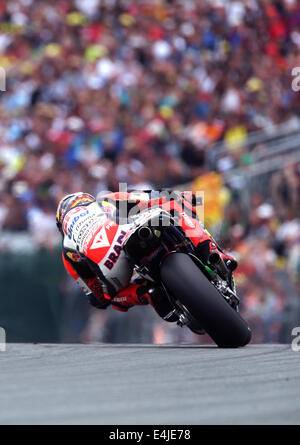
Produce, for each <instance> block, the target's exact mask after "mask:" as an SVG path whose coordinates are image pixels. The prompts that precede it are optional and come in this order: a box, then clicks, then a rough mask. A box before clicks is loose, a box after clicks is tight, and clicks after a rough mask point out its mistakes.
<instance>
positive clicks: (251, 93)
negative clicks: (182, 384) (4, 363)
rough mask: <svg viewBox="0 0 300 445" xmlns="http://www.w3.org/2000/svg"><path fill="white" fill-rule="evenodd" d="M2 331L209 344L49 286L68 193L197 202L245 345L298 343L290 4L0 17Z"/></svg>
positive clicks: (61, 4)
mask: <svg viewBox="0 0 300 445" xmlns="http://www.w3.org/2000/svg"><path fill="white" fill-rule="evenodd" d="M0 66H1V67H2V68H4V69H5V72H6V91H3V92H0V286H1V293H0V326H2V327H4V328H5V329H6V333H7V340H8V341H14V342H15V341H18V342H19V341H21V342H27V341H30V342H78V341H81V342H95V341H100V342H154V343H168V342H178V341H180V342H191V343H199V342H200V343H202V342H207V341H209V340H208V339H207V338H206V337H197V336H195V335H194V334H192V333H190V332H189V331H188V330H187V329H180V328H179V327H176V326H173V325H172V326H170V325H169V324H167V323H165V322H162V321H160V319H158V316H157V315H156V314H155V312H154V311H153V309H152V308H151V307H139V308H133V309H131V310H130V311H129V312H128V313H125V314H124V313H121V312H118V311H113V310H112V309H108V310H106V311H99V310H94V309H92V308H91V307H90V306H89V305H88V304H87V302H86V300H85V297H84V295H83V294H82V292H81V290H80V289H79V288H77V284H76V283H75V282H73V281H72V279H69V278H68V276H67V274H66V273H65V271H64V270H63V266H62V261H61V256H60V243H61V240H60V238H59V236H58V233H57V231H56V226H55V210H56V206H57V202H58V201H59V199H60V198H61V197H62V196H63V195H64V194H67V193H71V192H75V191H86V192H89V193H91V194H93V195H97V193H99V192H100V191H102V190H111V191H116V190H118V184H119V182H126V183H127V184H128V186H129V187H131V188H136V189H139V188H147V189H150V188H153V189H155V188H161V187H173V188H174V189H181V190H193V191H196V190H203V191H204V192H205V224H206V225H207V227H208V228H209V229H210V231H211V232H212V234H214V235H215V236H216V238H217V239H218V241H219V242H220V243H221V245H222V246H224V247H225V248H226V249H228V250H230V251H231V253H233V254H234V255H235V256H236V257H237V258H238V261H239V268H238V270H237V272H236V274H235V277H236V281H237V287H238V292H239V295H240V297H241V311H242V313H243V315H244V316H245V318H246V319H247V320H248V322H249V323H250V325H251V326H252V328H253V331H254V334H253V342H255V343H260V342H279V341H280V342H289V341H290V340H291V329H292V328H293V327H294V326H300V91H299V92H297V91H294V90H293V88H292V81H293V77H292V74H291V72H292V69H293V68H294V67H297V66H299V67H300V4H299V1H296V0H278V1H267V0H234V1H230V0H201V1H200V0H199V1H197V0H169V1H168V0H139V1H131V0H123V1H121V0H120V1H118V0H84V1H82V0H74V1H65V0H54V1H51V2H47V1H46V0H34V1H33V0H11V1H6V0H0Z"/></svg>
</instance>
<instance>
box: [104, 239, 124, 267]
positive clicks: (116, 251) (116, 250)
mask: <svg viewBox="0 0 300 445" xmlns="http://www.w3.org/2000/svg"><path fill="white" fill-rule="evenodd" d="M125 235H126V232H125V231H124V230H122V232H121V234H120V235H119V236H118V239H117V242H116V244H114V245H113V248H112V252H111V253H110V254H109V255H108V259H107V260H106V261H105V263H104V266H105V267H106V268H107V269H109V270H111V269H112V268H113V267H114V265H115V264H116V262H117V260H118V258H119V256H120V253H121V251H122V243H123V239H124V236H125Z"/></svg>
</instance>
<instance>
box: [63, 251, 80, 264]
mask: <svg viewBox="0 0 300 445" xmlns="http://www.w3.org/2000/svg"><path fill="white" fill-rule="evenodd" d="M67 257H68V258H70V260H71V261H74V262H75V263H79V262H80V261H81V259H82V258H81V256H80V255H79V254H78V253H74V252H67Z"/></svg>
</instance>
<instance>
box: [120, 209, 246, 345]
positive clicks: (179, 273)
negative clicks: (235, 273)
mask: <svg viewBox="0 0 300 445" xmlns="http://www.w3.org/2000/svg"><path fill="white" fill-rule="evenodd" d="M123 249H124V252H125V254H126V256H127V257H128V259H129V260H130V261H131V263H132V265H133V268H134V269H135V271H136V272H137V273H138V274H139V275H141V276H142V277H144V278H145V279H146V280H147V281H148V282H150V283H153V287H156V288H157V286H159V288H160V292H162V293H163V294H164V296H165V298H167V299H168V300H169V302H170V303H171V306H172V308H173V311H172V313H173V314H176V315H177V318H178V321H177V323H178V325H180V326H182V327H183V326H187V327H189V328H190V329H191V330H192V331H193V332H195V333H197V334H200V335H201V334H204V333H207V334H208V335H209V336H210V337H211V338H212V339H213V341H214V342H215V343H216V344H217V345H218V346H219V347H223V348H236V347H240V346H245V345H247V344H248V343H249V342H250V340H251V329H250V327H249V326H248V324H247V323H246V321H245V320H244V319H243V318H242V317H241V316H240V314H239V298H238V296H237V294H236V288H235V284H234V279H233V277H232V274H229V273H228V270H227V268H226V265H225V263H224V262H223V260H222V258H221V256H220V255H219V254H218V253H213V254H211V255H210V257H209V260H208V261H206V262H205V261H204V260H203V259H202V258H201V255H200V254H199V252H198V251H197V248H196V247H195V245H194V244H193V242H192V241H191V239H190V238H189V237H188V236H187V234H186V232H185V231H184V230H183V228H182V227H181V226H180V224H179V219H178V216H177V217H176V216H175V215H172V214H171V213H170V212H168V211H166V210H165V209H163V208H158V207H156V208H153V209H148V210H145V211H143V212H142V213H141V214H140V215H137V217H136V218H133V227H132V228H131V230H130V232H129V234H128V236H127V238H126V240H125V241H124V244H123Z"/></svg>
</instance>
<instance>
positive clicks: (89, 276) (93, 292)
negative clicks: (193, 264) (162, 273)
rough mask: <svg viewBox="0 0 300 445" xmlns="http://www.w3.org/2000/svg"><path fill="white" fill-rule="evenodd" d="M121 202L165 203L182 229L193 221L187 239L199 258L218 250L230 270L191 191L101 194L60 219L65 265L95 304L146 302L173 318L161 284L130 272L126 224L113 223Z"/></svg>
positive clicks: (125, 307)
mask: <svg viewBox="0 0 300 445" xmlns="http://www.w3.org/2000/svg"><path fill="white" fill-rule="evenodd" d="M183 200H184V212H183V211H182V209H183ZM122 202H123V203H124V202H126V204H129V208H130V206H132V205H135V206H137V207H138V208H139V210H140V211H143V210H146V209H148V208H152V207H155V206H159V207H163V208H164V207H166V206H167V209H168V211H170V212H171V214H176V213H177V214H178V215H180V216H181V221H180V224H181V226H182V228H183V229H184V230H186V231H187V230H188V229H189V228H190V226H191V222H193V221H194V222H196V221H197V227H198V231H197V235H196V236H190V239H191V240H192V242H193V243H194V244H195V246H196V248H197V249H198V252H199V254H200V255H201V257H202V258H203V259H204V260H205V261H207V260H208V257H209V255H210V254H211V253H212V252H214V251H216V252H218V253H219V254H220V255H221V256H222V257H223V258H224V260H225V263H226V264H227V266H228V268H229V269H230V270H233V269H234V268H235V267H236V262H235V260H234V259H233V258H232V257H230V256H228V255H225V254H224V253H222V252H221V251H220V249H219V247H218V246H217V244H216V242H215V241H214V240H213V238H212V237H211V236H210V235H209V233H208V232H207V231H206V230H205V229H204V228H203V226H202V225H201V223H200V222H199V219H198V217H197V214H196V211H195V209H194V207H193V204H194V203H193V196H191V197H190V198H188V197H187V196H186V195H185V196H183V195H179V196H177V198H176V199H172V200H168V199H167V198H161V197H159V198H154V199H150V193H142V194H139V193H134V192H132V193H122V192H121V193H120V192H119V193H111V194H107V195H103V196H102V197H101V200H100V201H98V202H93V203H90V204H89V205H88V206H87V207H77V208H76V209H73V210H70V211H69V212H67V213H66V216H65V218H64V224H63V235H64V237H63V251H62V257H63V263H64V266H65V268H66V271H67V272H68V274H69V275H71V276H72V277H73V278H74V279H75V280H76V281H77V283H78V284H79V286H80V287H81V288H82V290H83V291H84V293H85V294H86V296H87V298H88V300H89V302H90V304H92V305H93V306H95V307H97V308H99V309H105V308H107V307H108V306H110V305H111V306H112V307H113V308H114V309H117V310H119V311H123V312H126V311H127V310H128V309H129V308H131V307H133V306H136V305H146V304H149V303H150V304H152V306H153V307H154V309H155V310H156V312H157V313H158V315H160V316H161V317H162V318H164V319H165V320H166V321H176V317H175V316H174V314H173V311H172V309H173V308H172V307H171V305H170V303H169V302H168V301H166V299H164V298H162V297H161V295H160V292H159V289H158V288H157V289H155V288H153V286H150V285H149V284H148V283H147V282H146V281H145V280H144V279H141V278H140V277H136V276H134V275H133V269H132V265H131V264H130V263H129V261H128V259H127V257H126V256H125V253H124V251H123V250H122V243H123V241H124V239H126V233H127V231H128V230H129V228H130V227H129V226H130V224H128V223H126V222H125V224H122V223H121V222H120V221H119V224H115V226H116V227H115V226H114V225H113V224H114V223H113V220H114V219H115V218H116V217H117V218H118V212H119V207H120V205H121V203H122ZM100 227H101V228H100ZM89 228H90V232H89V231H88V229H89ZM111 231H113V233H114V236H113V238H110V236H109V235H108V234H109V233H110V232H111ZM87 253H88V255H87Z"/></svg>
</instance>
